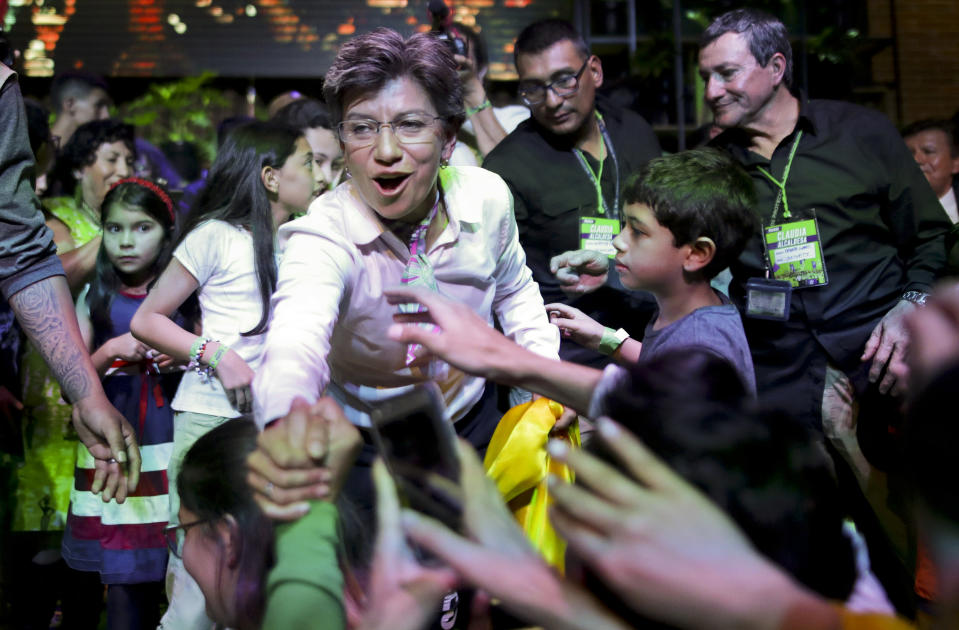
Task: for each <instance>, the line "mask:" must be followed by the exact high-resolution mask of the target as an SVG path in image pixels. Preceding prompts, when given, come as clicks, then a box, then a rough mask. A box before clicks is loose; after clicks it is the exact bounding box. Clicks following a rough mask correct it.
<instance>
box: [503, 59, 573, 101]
mask: <svg viewBox="0 0 959 630" xmlns="http://www.w3.org/2000/svg"><path fill="white" fill-rule="evenodd" d="M590 59H591V57H587V58H586V61H584V62H583V65H582V67H581V68H580V69H579V72H577V73H576V74H563V75H560V76H558V77H557V78H555V79H553V80H552V81H550V82H549V83H541V82H539V81H527V82H524V83H520V84H519V97H520V98H521V99H523V102H524V103H526V104H527V105H529V106H530V107H532V106H533V105H539V104H540V103H542V102H543V101H545V100H546V90H553V93H554V94H556V96H559V97H560V98H564V97H567V96H572V95H573V94H576V91H577V90H578V89H579V79H580V77H582V76H583V72H584V71H585V70H586V66H588V65H589V60H590Z"/></svg>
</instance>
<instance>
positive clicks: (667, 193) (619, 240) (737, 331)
mask: <svg viewBox="0 0 959 630" xmlns="http://www.w3.org/2000/svg"><path fill="white" fill-rule="evenodd" d="M624 193H625V194H624V198H625V200H626V206H625V208H624V209H623V214H624V220H623V228H622V232H620V234H618V235H617V236H616V238H615V239H613V247H614V248H615V250H616V256H615V267H616V271H617V273H619V277H620V280H621V281H622V283H623V285H624V286H626V287H627V288H630V289H641V290H645V291H649V292H650V293H652V294H653V296H654V297H655V298H656V302H657V304H658V305H659V311H658V312H657V314H656V317H655V318H654V319H653V321H652V322H651V323H650V324H649V325H648V326H647V327H646V332H645V335H644V338H643V341H642V343H640V342H639V341H637V340H635V339H632V338H630V337H629V336H628V334H626V333H625V331H623V330H619V331H613V330H612V329H610V328H606V327H604V326H603V325H602V324H600V323H598V322H596V321H594V320H592V319H590V318H589V317H587V316H586V315H585V314H583V313H582V312H581V311H579V310H577V309H575V308H572V307H570V306H567V305H565V304H547V305H546V309H547V311H549V312H550V315H551V317H552V321H553V323H554V324H556V325H557V326H559V329H560V331H561V332H562V334H563V335H564V336H566V337H569V338H572V339H573V340H574V341H577V342H579V343H581V344H583V345H585V346H587V347H590V348H593V349H595V350H598V351H599V352H604V353H606V354H611V355H612V356H613V358H614V359H616V360H617V361H618V362H619V363H629V362H635V361H640V362H642V361H646V360H650V359H652V358H654V357H655V356H659V355H662V354H663V353H665V352H668V351H675V350H682V349H696V350H702V351H705V352H708V353H710V354H712V355H714V356H716V357H718V358H720V359H723V360H725V361H728V362H729V363H730V364H731V365H732V366H733V367H734V368H735V369H736V372H737V373H738V374H739V377H740V378H741V379H742V381H743V384H744V385H745V386H746V389H747V391H749V392H751V393H752V394H753V395H755V393H756V376H755V373H754V371H753V362H752V357H751V356H750V353H749V345H748V344H747V342H746V335H745V333H744V332H743V325H742V320H741V319H740V315H739V312H738V311H737V310H736V307H735V306H733V305H732V304H730V303H729V300H728V299H727V298H726V296H725V295H723V294H721V293H719V292H718V291H716V290H714V289H713V288H712V287H711V286H710V280H712V278H713V277H714V276H715V275H716V274H717V273H719V272H720V271H721V270H723V269H725V268H726V267H728V266H729V263H730V262H732V261H734V260H735V259H736V258H737V257H738V256H739V255H740V253H742V250H743V247H744V246H745V245H746V243H747V241H748V240H749V239H750V238H751V237H752V236H753V235H754V234H755V233H756V230H757V229H758V226H757V223H756V218H755V216H754V215H753V213H752V210H751V206H752V204H753V198H754V193H753V184H752V181H751V180H750V178H749V176H748V175H747V174H746V173H745V171H743V170H742V168H741V167H740V166H739V165H738V164H737V163H736V162H735V161H734V160H732V159H731V158H729V157H728V156H726V155H725V154H723V153H720V152H719V151H716V150H713V149H700V150H694V151H686V152H683V153H677V154H675V155H668V156H664V157H661V158H657V159H655V160H652V161H651V162H649V164H647V165H646V167H645V168H644V169H643V170H642V171H640V172H639V173H638V174H636V175H634V176H633V177H631V178H630V180H629V181H628V182H627V183H626V187H625V191H624ZM613 371H614V370H611V372H613Z"/></svg>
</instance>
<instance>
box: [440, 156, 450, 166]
mask: <svg viewBox="0 0 959 630" xmlns="http://www.w3.org/2000/svg"><path fill="white" fill-rule="evenodd" d="M449 165H450V161H449V160H447V159H446V158H443V159H441V160H440V168H446V167H447V166H449Z"/></svg>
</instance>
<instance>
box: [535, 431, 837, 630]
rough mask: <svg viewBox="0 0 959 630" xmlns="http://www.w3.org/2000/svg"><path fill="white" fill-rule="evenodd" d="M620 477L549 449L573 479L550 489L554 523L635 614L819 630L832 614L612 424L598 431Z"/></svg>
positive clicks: (695, 624)
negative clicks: (799, 622) (795, 624)
mask: <svg viewBox="0 0 959 630" xmlns="http://www.w3.org/2000/svg"><path fill="white" fill-rule="evenodd" d="M598 429H599V436H600V439H602V441H603V445H604V446H605V447H606V448H607V449H608V451H609V452H611V453H612V454H613V455H614V457H615V458H616V460H617V461H618V463H619V464H621V468H619V469H618V470H617V469H616V468H613V467H612V466H610V465H609V464H606V463H604V462H603V461H601V460H600V459H599V458H597V457H595V456H594V455H591V454H589V453H587V452H585V451H582V450H579V449H576V450H570V449H568V448H566V447H565V445H564V444H563V443H561V442H553V443H551V444H550V454H551V455H552V456H553V457H554V458H555V459H558V460H561V461H565V462H566V463H567V464H568V465H569V466H570V467H571V468H572V469H573V470H574V471H575V473H576V484H575V485H568V484H562V483H556V484H553V485H551V487H550V491H551V492H552V493H553V497H554V498H555V503H554V505H553V508H552V509H551V512H550V518H551V522H552V523H553V525H554V527H556V529H557V531H558V532H560V534H561V535H562V536H563V537H564V538H565V539H566V540H567V543H568V544H569V551H568V552H567V553H572V554H574V555H575V557H577V558H578V559H579V560H580V561H581V562H583V563H585V564H586V565H588V566H589V567H590V568H592V569H593V570H594V571H595V572H596V573H597V575H598V576H599V577H600V578H601V579H602V580H603V581H604V582H605V584H606V585H607V586H609V587H610V588H611V589H612V590H613V591H614V592H615V593H616V594H617V595H619V597H620V598H621V599H622V601H623V602H626V603H627V604H628V605H630V606H631V607H633V608H634V609H635V610H636V611H637V612H638V613H641V614H643V615H646V616H648V617H650V618H652V619H656V620H658V621H663V622H666V623H669V624H671V625H675V626H678V627H683V628H701V627H703V620H704V619H709V620H710V622H709V626H710V627H712V628H781V627H784V626H783V625H782V624H783V622H785V621H788V619H789V618H790V616H791V615H800V614H801V615H802V616H803V617H802V618H803V619H804V620H806V621H808V622H809V624H810V625H809V626H807V627H813V628H815V627H826V626H819V625H816V623H817V620H818V619H819V618H820V616H821V617H822V619H823V622H828V621H829V620H831V619H835V618H836V613H835V612H833V611H832V609H831V608H830V607H829V606H828V605H827V604H825V603H824V602H823V601H821V600H820V599H818V597H817V596H815V595H813V594H811V593H808V592H806V591H805V590H804V589H802V588H801V587H800V586H798V585H797V584H795V583H794V582H793V581H792V580H791V579H790V578H789V577H788V576H786V575H785V574H784V573H783V572H782V571H781V570H780V569H779V568H777V567H775V566H774V565H773V564H772V563H771V562H770V561H768V560H767V559H765V558H764V557H762V556H761V555H760V554H759V553H758V552H757V551H756V550H755V549H754V548H753V547H752V545H751V544H750V543H749V541H748V540H747V539H746V537H745V535H744V534H743V533H742V532H741V531H740V530H739V529H738V528H737V526H736V525H735V524H734V523H733V521H732V520H731V519H730V518H729V517H728V516H727V515H726V514H725V513H724V512H722V510H720V509H719V508H718V507H717V506H715V505H714V504H713V503H712V502H711V501H710V500H709V499H707V498H706V497H705V496H704V495H703V494H702V493H701V492H700V491H699V490H697V489H696V488H694V487H693V486H692V485H690V484H689V483H688V482H687V481H685V480H684V479H683V478H682V477H680V476H679V475H678V474H676V473H675V472H673V471H672V470H671V469H670V468H669V467H668V466H666V465H665V464H664V463H663V462H661V461H660V460H659V459H658V458H657V457H656V456H655V455H654V454H653V453H652V452H651V451H649V450H648V449H647V448H646V447H645V446H644V445H643V444H642V443H641V442H640V441H639V440H637V439H636V438H635V437H634V436H632V435H630V434H628V432H626V431H623V430H622V429H621V428H620V427H619V425H618V424H616V423H614V422H613V421H611V420H609V419H608V418H602V419H601V420H600V421H599V423H598Z"/></svg>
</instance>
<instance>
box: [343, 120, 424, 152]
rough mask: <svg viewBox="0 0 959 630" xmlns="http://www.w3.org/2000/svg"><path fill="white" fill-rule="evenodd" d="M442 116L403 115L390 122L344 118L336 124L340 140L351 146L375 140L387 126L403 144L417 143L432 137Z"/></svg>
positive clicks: (367, 143) (363, 144) (364, 145)
mask: <svg viewBox="0 0 959 630" xmlns="http://www.w3.org/2000/svg"><path fill="white" fill-rule="evenodd" d="M437 120H443V117H442V116H426V115H422V116H421V115H412V116H403V117H402V118H397V119H396V120H391V121H390V122H380V121H378V120H367V119H363V120H344V121H343V122H341V123H340V124H338V125H337V126H336V131H337V133H338V134H339V136H340V140H342V141H343V142H344V143H346V144H348V145H350V146H352V147H366V146H369V145H371V144H373V143H374V142H376V137H377V136H378V135H380V130H381V129H382V128H383V127H389V128H390V129H392V131H393V135H394V136H396V140H397V141H398V142H400V143H403V144H418V143H422V142H428V141H430V140H432V139H433V137H434V136H433V127H434V126H435V125H436V121H437Z"/></svg>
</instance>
